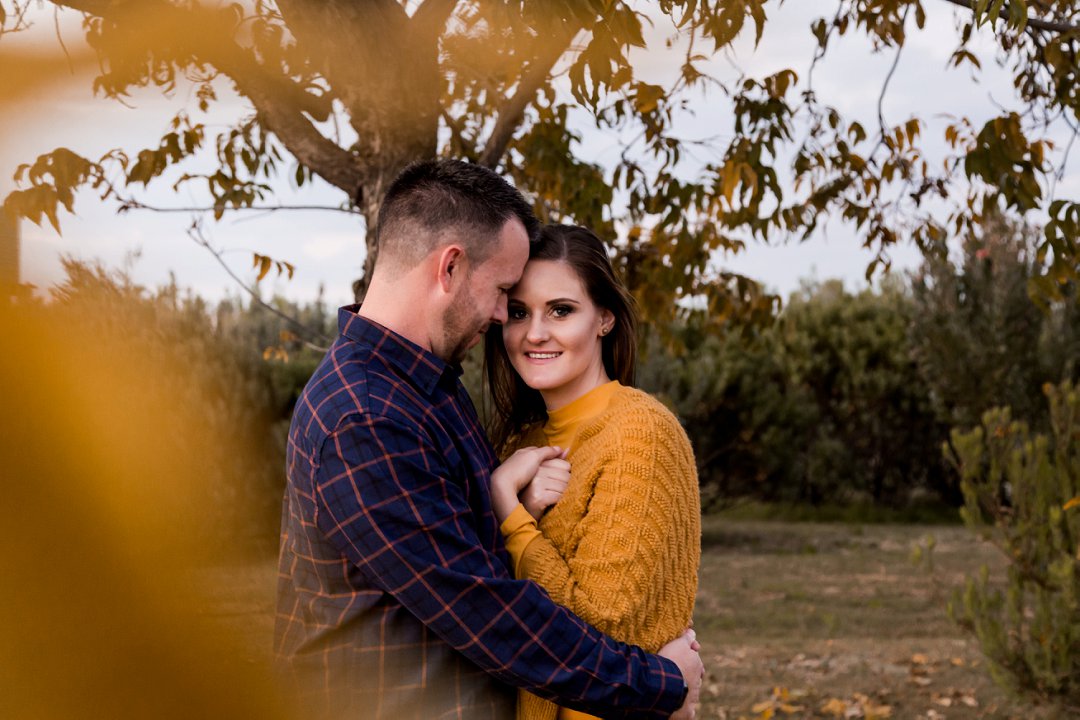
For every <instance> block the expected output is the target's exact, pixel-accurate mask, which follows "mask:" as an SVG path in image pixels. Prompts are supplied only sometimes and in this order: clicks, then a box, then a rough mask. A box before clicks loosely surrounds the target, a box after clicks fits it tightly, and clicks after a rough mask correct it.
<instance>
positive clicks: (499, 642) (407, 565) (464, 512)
mask: <svg viewBox="0 0 1080 720" xmlns="http://www.w3.org/2000/svg"><path fill="white" fill-rule="evenodd" d="M319 462H320V467H319V470H318V478H317V483H316V487H315V494H316V497H315V505H316V522H317V524H318V526H319V528H320V530H321V531H322V532H323V533H324V535H325V536H326V538H327V540H328V541H329V542H330V543H332V544H333V545H334V546H335V547H336V548H337V549H338V550H339V551H340V552H341V553H342V554H343V555H344V556H345V557H346V558H347V559H348V560H349V562H351V563H352V564H353V565H354V566H355V567H356V568H357V569H358V570H359V571H360V572H361V573H363V575H364V577H365V578H366V579H367V580H368V581H369V582H371V583H372V584H373V585H374V586H376V587H378V588H380V589H382V590H383V591H385V592H387V593H389V594H390V595H392V596H393V597H394V598H395V599H397V600H398V601H399V602H400V603H401V604H402V605H403V606H404V607H405V608H406V609H408V610H409V611H410V612H411V613H413V614H414V615H415V616H416V617H417V618H418V619H419V620H420V621H421V622H422V623H424V624H425V625H427V626H428V627H429V628H430V629H431V630H432V631H433V632H434V633H435V634H437V635H438V636H439V637H441V638H442V639H443V640H444V641H446V642H447V643H448V644H449V645H450V646H452V647H453V648H455V649H456V650H458V651H460V652H461V653H462V654H464V655H465V656H466V657H468V658H469V659H470V660H471V661H472V662H474V663H476V664H477V665H478V666H480V667H481V668H483V669H485V670H486V671H488V672H490V673H492V674H493V675H495V676H496V677H498V678H499V679H500V680H502V681H503V682H506V683H508V684H511V685H515V686H518V687H522V688H525V689H527V690H529V691H531V692H533V693H535V694H537V695H540V696H542V697H546V698H549V699H552V700H555V701H557V702H559V703H560V704H563V705H566V706H568V707H574V708H576V709H581V710H586V711H592V712H597V711H600V712H602V713H603V714H604V715H605V716H611V717H627V718H656V717H666V716H667V715H669V714H670V713H672V712H674V711H675V710H676V709H678V707H679V705H680V704H681V702H682V694H683V679H682V675H681V674H680V672H679V669H678V667H677V666H676V665H675V664H674V663H673V662H671V661H669V660H667V659H666V658H661V657H659V656H657V655H650V654H648V653H646V652H645V651H643V650H642V649H641V648H637V647H634V646H630V645H625V644H622V643H619V642H616V641H615V640H612V639H611V638H609V637H606V636H604V635H602V634H601V633H600V632H599V631H597V630H595V629H594V628H591V627H589V626H588V625H587V624H585V623H584V622H583V621H582V620H581V619H580V618H578V617H577V616H575V615H574V614H573V613H571V612H570V611H569V610H566V609H565V608H563V607H560V606H558V605H556V604H555V603H554V602H552V600H551V598H550V597H549V596H548V595H547V593H545V592H544V591H543V590H541V588H540V587H539V586H537V585H536V584H534V583H532V582H526V581H519V580H515V579H514V578H512V577H510V575H509V574H508V573H507V572H506V568H505V566H504V565H503V564H502V562H501V561H499V560H498V558H497V557H495V556H494V555H493V554H492V553H491V552H489V551H488V550H486V549H485V548H484V547H483V545H482V544H481V543H480V541H479V538H478V537H477V535H476V532H475V529H474V526H473V515H472V513H473V510H472V508H471V507H470V505H469V503H468V500H467V489H466V487H465V486H463V484H462V481H461V480H460V479H458V480H455V479H454V478H452V477H451V475H450V473H449V472H448V469H447V467H446V465H445V459H444V455H443V454H442V453H441V452H440V451H438V449H437V448H435V447H434V446H433V444H432V443H430V441H428V440H427V439H426V437H425V436H424V434H423V433H422V432H420V431H418V428H416V427H406V426H405V424H404V423H400V422H398V421H395V420H392V419H389V418H386V417H382V416H378V415H361V416H357V417H352V418H350V419H348V420H347V421H345V422H343V423H341V424H340V425H339V427H338V428H336V429H335V431H334V432H333V433H332V434H330V435H329V437H328V438H327V439H326V441H325V442H324V444H323V447H322V450H321V453H320V458H319Z"/></svg>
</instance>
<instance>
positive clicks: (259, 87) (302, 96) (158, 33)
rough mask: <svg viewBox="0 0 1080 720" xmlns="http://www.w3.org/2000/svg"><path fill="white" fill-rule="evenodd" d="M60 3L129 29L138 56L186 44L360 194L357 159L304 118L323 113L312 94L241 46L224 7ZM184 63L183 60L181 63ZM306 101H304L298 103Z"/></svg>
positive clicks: (305, 159) (331, 175) (325, 173)
mask: <svg viewBox="0 0 1080 720" xmlns="http://www.w3.org/2000/svg"><path fill="white" fill-rule="evenodd" d="M57 4H58V5H63V6H65V7H70V8H72V9H74V10H78V11H80V12H83V13H87V14H90V15H94V16H97V17H101V18H104V19H107V20H110V21H112V22H115V23H117V24H118V25H120V26H122V27H124V28H126V29H127V30H128V31H129V35H130V37H131V38H132V39H134V40H137V42H138V45H137V46H136V47H129V48H127V50H128V52H129V53H131V54H132V55H145V54H148V53H151V52H155V51H158V52H160V48H162V47H176V46H178V45H179V46H180V47H182V48H184V49H185V50H187V51H188V52H189V53H190V54H191V55H192V59H191V60H190V61H189V62H196V63H198V62H205V63H206V64H208V65H212V66H213V67H215V68H217V69H218V70H219V71H220V72H221V73H223V74H225V75H226V76H228V77H229V78H230V79H231V80H232V81H233V83H234V84H235V86H236V89H237V91H238V92H239V93H240V94H241V95H243V96H244V97H246V98H247V99H248V100H250V101H251V103H252V105H254V107H255V111H256V112H257V113H258V115H259V119H260V121H261V122H262V123H263V124H264V125H265V126H266V128H267V129H268V130H269V131H271V132H273V133H274V134H275V135H276V136H277V137H278V139H279V140H281V142H282V144H283V145H284V146H285V148H286V149H287V150H288V151H289V152H290V153H292V154H293V155H294V156H295V157H296V159H297V160H298V161H299V162H300V163H301V164H303V165H305V166H307V167H308V168H310V169H311V170H312V171H313V172H315V173H316V174H318V175H319V176H320V177H322V178H323V179H324V180H326V181H327V182H329V183H330V184H331V185H334V186H335V187H338V188H340V189H342V190H344V191H345V192H346V193H347V194H348V195H349V197H350V198H355V197H356V195H357V193H358V191H359V189H360V180H361V174H360V171H359V162H358V160H357V159H356V157H355V156H354V155H353V154H352V153H351V152H349V151H348V150H345V149H343V148H341V147H339V146H338V145H337V144H336V143H334V142H333V141H332V140H329V139H327V138H326V137H325V136H323V135H322V133H320V132H319V131H318V129H316V128H315V126H314V125H313V124H312V123H311V121H310V120H308V119H307V118H306V117H305V116H304V114H303V113H304V111H312V112H313V114H314V113H315V112H318V109H317V107H316V104H314V103H313V102H312V99H317V98H315V96H312V95H311V94H310V93H308V92H306V91H304V90H303V89H302V88H300V87H298V86H297V85H296V83H294V82H292V81H290V80H288V78H286V77H285V76H284V75H274V74H271V73H269V72H267V69H266V68H265V67H263V66H262V65H260V64H259V63H258V62H257V61H256V60H255V58H254V55H253V53H252V52H251V51H250V50H248V49H247V48H244V47H242V46H240V45H238V44H237V43H236V41H235V39H234V38H233V36H232V28H231V27H226V26H225V23H223V22H222V20H223V18H224V17H225V16H224V15H223V14H221V13H220V12H219V11H215V10H206V9H202V8H199V7H198V6H196V7H195V8H193V9H190V10H188V9H182V8H179V7H176V6H174V5H171V4H169V3H165V2H147V1H146V0H143V1H142V2H130V1H129V2H112V1H110V0H59V1H58V2H57ZM181 62H182V61H180V60H177V64H180V63H181ZM301 100H302V101H303V102H302V103H301V102H298V101H301Z"/></svg>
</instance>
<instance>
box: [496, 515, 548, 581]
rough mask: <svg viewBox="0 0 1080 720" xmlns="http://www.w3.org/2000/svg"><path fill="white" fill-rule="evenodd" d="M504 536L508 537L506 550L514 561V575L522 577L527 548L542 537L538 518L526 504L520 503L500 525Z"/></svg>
mask: <svg viewBox="0 0 1080 720" xmlns="http://www.w3.org/2000/svg"><path fill="white" fill-rule="evenodd" d="M499 530H501V531H502V534H503V537H504V538H505V539H506V550H507V552H509V553H510V557H511V559H512V560H513V561H514V577H516V578H520V577H522V574H521V561H522V560H523V559H524V557H525V549H526V548H527V547H529V543H531V542H532V541H533V540H535V539H536V538H538V537H540V528H539V527H537V525H536V518H534V517H533V516H532V515H530V514H529V511H528V510H526V509H525V506H524V505H522V504H521V503H518V506H517V507H516V508H514V509H513V510H512V511H511V512H510V514H509V515H507V516H506V519H505V520H503V523H502V525H500V526H499Z"/></svg>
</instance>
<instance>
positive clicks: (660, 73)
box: [0, 0, 1080, 305]
mask: <svg viewBox="0 0 1080 720" xmlns="http://www.w3.org/2000/svg"><path fill="white" fill-rule="evenodd" d="M766 8H767V10H768V11H769V13H770V18H769V21H768V22H767V23H766V28H765V33H764V36H763V38H762V40H761V42H760V44H759V45H758V46H757V47H756V48H755V47H754V44H753V38H752V31H749V30H748V31H745V32H744V33H743V35H742V36H741V37H740V38H739V39H738V40H737V41H736V43H735V45H734V47H733V48H732V50H731V51H728V52H724V53H722V54H720V55H718V56H716V57H715V58H714V59H713V60H711V61H710V63H709V69H710V71H711V72H712V73H714V74H715V75H717V76H718V77H720V78H721V79H730V78H733V77H735V76H736V74H737V70H736V68H741V70H742V71H744V72H747V73H749V74H751V75H753V76H755V77H763V76H765V75H768V74H770V73H772V72H775V71H777V70H780V69H783V68H785V67H791V68H793V69H795V70H796V72H798V73H799V75H800V79H801V78H802V77H803V76H804V75H805V72H806V69H807V68H808V67H809V64H810V60H811V58H812V56H813V48H814V39H813V37H812V36H811V34H810V31H809V25H810V22H811V21H812V20H813V19H814V18H816V17H817V16H818V15H819V14H821V11H822V10H823V9H831V5H830V7H829V8H823V6H822V5H821V4H819V3H811V2H809V1H808V0H788V2H786V3H784V4H783V5H782V6H779V7H777V6H776V5H775V3H769V4H768V5H767V6H766ZM926 8H927V11H928V19H927V24H926V28H925V29H924V30H922V31H915V30H914V29H913V28H914V26H913V23H912V25H911V27H912V32H911V34H910V36H909V39H908V44H907V45H906V47H905V49H904V51H903V54H902V56H901V59H900V64H899V66H898V68H897V72H896V74H895V76H894V77H893V79H892V82H891V84H890V86H889V91H888V94H887V96H886V100H885V103H884V114H885V117H886V120H887V121H889V122H891V123H899V122H902V121H903V120H906V119H907V118H908V117H910V116H911V115H912V114H918V115H920V116H922V117H923V118H924V119H926V120H927V121H928V126H927V128H926V129H925V131H924V138H925V139H926V148H927V150H928V153H929V154H930V156H931V158H934V154H935V153H937V154H938V157H939V158H940V156H941V154H942V153H944V150H945V148H944V143H943V141H942V140H941V138H942V134H943V130H944V127H945V125H946V124H947V122H948V121H949V120H948V118H947V117H946V116H945V115H944V114H943V113H946V112H947V113H950V114H951V115H954V116H958V115H968V116H970V117H972V118H973V119H975V118H983V119H985V118H988V117H991V116H994V115H997V114H998V113H999V112H1000V109H999V105H1005V106H1008V107H1015V106H1016V103H1015V102H1014V101H1012V94H1011V82H1010V77H1009V75H1008V73H1007V71H1005V70H1003V69H1001V68H999V67H997V66H996V64H995V62H994V53H993V51H992V49H991V48H992V47H993V45H992V41H991V40H990V39H989V38H986V39H984V40H982V41H979V40H978V39H977V40H976V42H975V43H974V47H975V48H976V50H977V54H978V55H979V56H980V59H981V60H982V61H983V66H984V70H983V71H982V72H981V73H980V76H979V82H975V81H974V80H973V79H972V74H971V71H970V70H969V69H968V68H966V67H965V68H962V69H949V68H947V67H946V63H947V59H948V56H949V55H950V53H951V51H952V49H953V48H954V47H955V38H956V30H955V29H954V24H955V20H954V18H955V17H956V16H957V14H958V13H964V12H966V11H964V10H960V9H957V8H955V6H953V5H951V4H949V3H946V2H943V1H941V0H928V2H927V3H926ZM35 20H36V24H35V26H34V28H32V29H31V30H30V31H27V32H26V33H22V34H19V35H15V36H6V37H4V38H3V39H2V40H0V43H10V45H9V48H12V47H14V48H19V47H33V48H35V49H36V48H40V49H41V51H42V52H48V53H53V54H56V53H59V52H60V49H59V45H58V42H57V35H58V34H59V36H60V37H62V38H63V41H64V44H65V46H66V47H67V48H69V49H70V50H72V51H73V53H75V54H76V58H77V56H78V48H79V47H80V46H82V45H83V43H82V32H81V30H80V28H79V20H80V18H79V16H78V15H77V14H76V13H73V12H63V13H60V14H59V16H58V18H57V21H56V22H55V24H54V13H53V11H52V10H51V9H46V10H39V11H37V12H36V16H35ZM983 32H984V33H989V29H988V28H984V29H983ZM649 34H650V36H651V37H655V38H657V39H660V42H656V43H653V42H650V46H658V47H661V48H662V47H663V44H664V43H663V38H665V37H667V36H668V35H670V34H671V27H670V24H666V23H664V22H658V23H657V24H656V26H655V27H654V28H652V29H651V30H650V31H649ZM980 48H981V51H980V50H979V49H980ZM892 60H893V54H892V53H891V52H889V53H885V54H879V55H873V54H871V53H870V51H869V46H868V43H867V41H866V40H865V39H864V38H863V37H861V36H859V35H858V34H857V33H849V36H848V37H845V38H841V39H840V40H839V42H836V43H835V44H834V45H833V46H832V47H831V49H830V52H829V55H828V56H827V58H826V60H825V61H824V62H823V63H822V64H820V65H819V66H818V68H817V69H816V70H815V73H814V86H815V90H816V92H817V93H818V95H819V97H820V98H821V100H822V101H823V102H825V103H826V104H830V105H834V106H836V107H837V108H838V109H840V110H841V111H844V112H848V113H851V114H852V115H853V116H854V117H855V118H856V119H859V120H861V121H863V122H864V124H866V125H867V126H875V125H876V112H877V97H878V93H879V92H880V89H881V85H882V82H883V79H884V78H885V76H886V74H887V73H888V69H889V66H890V64H891V63H892ZM633 62H634V66H635V72H636V73H637V74H638V76H639V77H640V78H641V79H644V80H647V81H652V82H663V83H665V84H666V83H667V82H670V78H671V77H673V73H672V70H673V68H674V67H677V65H678V63H679V62H681V54H680V52H679V48H678V47H676V48H674V49H673V50H672V51H668V52H664V51H662V50H650V51H649V52H636V53H635V54H634V55H633ZM93 69H94V68H93V67H92V66H90V65H89V64H88V65H84V66H81V67H80V68H79V69H78V70H77V71H76V72H74V73H72V74H71V75H68V76H66V77H64V78H62V79H60V80H58V81H56V83H55V84H54V85H53V86H52V87H51V88H50V89H49V91H48V93H44V94H41V95H38V96H37V97H36V98H32V99H25V100H24V101H22V102H21V103H18V104H16V105H15V106H11V105H10V104H9V106H8V107H6V108H4V112H3V113H2V115H3V117H0V194H4V195H6V193H7V192H9V191H10V190H11V189H13V188H14V184H13V182H12V180H11V176H12V173H13V172H14V169H15V167H16V166H17V165H18V164H19V163H24V162H32V161H33V160H34V159H35V158H36V157H37V156H38V155H39V154H41V153H45V152H49V151H51V150H53V149H54V148H56V147H61V146H64V147H69V148H71V149H72V150H74V151H76V152H78V153H80V154H82V155H84V156H86V157H90V158H96V157H97V156H99V155H100V154H102V153H104V152H106V151H107V150H109V149H111V148H114V147H121V148H124V149H126V150H128V151H129V152H130V151H137V150H138V149H140V148H143V147H148V146H155V145H156V144H157V141H158V139H159V138H160V136H161V134H162V132H164V131H165V129H166V127H167V125H168V123H169V121H170V120H171V119H172V117H173V116H174V115H175V114H176V112H177V111H179V110H180V109H182V108H183V107H184V106H185V105H187V106H189V107H192V104H191V103H190V102H188V100H189V99H190V95H191V90H190V89H189V88H184V87H181V88H180V89H179V90H178V91H177V92H176V93H175V95H174V96H173V97H171V98H166V97H162V96H161V94H160V92H158V91H150V90H148V91H144V92H138V93H135V94H134V95H133V96H132V97H131V98H129V99H127V101H126V105H125V104H120V103H117V102H114V101H110V100H105V99H103V98H100V97H97V98H95V97H94V95H93V92H92V90H91V80H92V77H93V72H92V70H93ZM222 94H223V95H226V94H227V93H226V91H224V90H222ZM241 107H242V104H241V101H240V100H239V99H235V98H232V99H229V98H226V101H225V102H224V103H221V104H220V105H219V106H218V107H217V108H216V109H212V111H211V113H210V114H209V116H208V117H206V118H203V117H202V116H200V115H199V114H196V113H193V117H194V119H196V120H205V122H206V123H207V126H208V128H207V135H208V139H210V138H211V137H212V136H213V135H214V134H216V131H217V130H218V129H223V128H224V127H226V123H227V122H228V121H229V120H231V119H233V118H235V117H236V116H237V115H238V113H239V112H240V111H241ZM676 127H677V130H678V132H679V134H680V135H682V136H684V137H687V138H715V137H718V138H721V139H730V136H731V133H732V127H731V120H730V113H729V106H728V105H727V104H726V101H725V100H724V99H723V97H722V96H721V95H720V94H719V93H718V92H713V93H711V94H707V95H697V96H693V98H692V102H691V103H690V105H689V108H688V110H687V112H686V113H684V114H683V115H681V116H680V117H679V118H678V122H677V125H676ZM580 131H581V135H582V142H581V143H580V147H579V150H580V152H581V154H582V156H584V157H586V158H588V159H590V160H592V161H594V162H597V163H599V164H601V165H602V166H610V164H611V163H613V162H614V160H615V159H616V158H617V157H618V154H619V153H620V152H621V149H622V143H623V142H624V141H625V138H620V137H613V136H611V135H607V134H601V133H599V132H598V131H596V130H595V129H593V128H590V127H588V125H587V123H582V125H581V127H580ZM1065 132H1066V128H1064V127H1061V128H1060V129H1059V132H1058V138H1059V146H1060V147H1059V149H1058V153H1059V154H1060V152H1061V148H1063V147H1064V145H1065V141H1066V140H1067V135H1066V134H1065ZM211 142H212V140H211ZM717 159H718V157H717V156H716V155H715V154H713V155H710V154H709V151H708V150H701V149H699V150H695V151H694V152H693V153H692V157H691V158H689V159H688V160H687V162H686V167H685V168H684V170H685V171H686V172H688V173H692V172H693V170H694V169H695V167H696V166H697V164H698V163H703V162H707V161H715V160H717ZM1053 159H1054V160H1055V161H1057V160H1058V159H1060V158H1059V157H1056V156H1055V157H1054V158H1053ZM938 161H940V160H938ZM284 174H285V175H291V173H290V172H286V173H284ZM152 188H153V186H152ZM275 189H277V190H278V191H279V197H278V198H277V200H278V201H280V202H281V203H283V204H288V205H319V206H336V205H338V204H339V203H340V201H341V195H340V192H339V191H338V190H336V189H334V188H331V187H330V186H329V185H327V184H326V183H323V182H322V181H319V180H316V181H315V182H314V183H311V184H309V185H307V186H305V187H304V188H301V189H299V190H298V189H296V188H295V187H294V185H293V183H292V182H291V181H289V180H282V181H281V182H280V183H279V184H278V186H277V187H276V188H275ZM1057 195H1058V196H1059V197H1070V198H1076V197H1078V196H1080V171H1078V166H1077V162H1076V161H1075V159H1073V160H1072V161H1071V162H1070V164H1069V166H1068V168H1067V172H1066V175H1065V177H1064V178H1063V179H1062V180H1061V181H1060V182H1059V183H1058V186H1057ZM144 200H145V201H146V202H149V203H153V204H155V205H160V206H168V207H182V206H187V205H201V204H205V200H204V199H200V198H199V197H198V196H197V195H196V194H195V193H193V192H192V191H191V190H185V189H181V190H179V191H175V192H174V191H173V190H172V189H171V188H170V187H169V183H168V182H166V183H160V184H159V185H158V186H157V187H156V188H155V189H152V190H151V191H150V192H149V193H148V194H147V195H146V196H145V198H144ZM75 211H76V214H75V215H74V216H72V215H66V214H62V215H61V229H62V233H63V234H62V235H57V234H56V233H55V232H54V231H53V230H52V228H51V227H50V226H48V224H46V225H45V226H44V227H40V228H39V227H37V226H35V225H33V224H32V223H29V222H27V221H23V222H22V224H21V234H22V267H21V271H22V278H23V281H24V282H29V283H32V284H34V285H37V286H38V287H40V288H46V287H48V286H50V285H52V284H54V283H57V282H59V281H60V280H62V277H63V272H62V269H61V266H60V258H61V257H62V256H64V255H71V256H74V257H77V258H81V259H84V260H96V261H100V262H101V263H103V264H104V265H106V266H107V267H113V268H121V267H126V268H128V269H129V271H130V273H131V275H132V276H133V277H134V278H135V280H136V281H137V282H139V283H141V284H144V285H146V286H148V287H154V286H158V285H161V284H163V283H166V282H169V281H170V278H175V281H176V282H177V283H178V284H179V285H180V286H181V287H185V288H190V289H191V290H192V292H194V293H196V294H199V295H201V296H203V297H206V298H208V299H211V300H216V299H220V298H222V297H224V296H226V295H235V294H237V293H238V292H239V290H238V288H237V286H236V284H235V283H234V282H233V281H232V280H231V279H230V278H229V277H228V275H227V274H226V272H225V271H224V270H223V269H222V268H221V267H220V266H219V265H218V264H217V261H216V259H215V258H214V257H213V256H212V255H211V254H210V253H209V252H207V251H206V250H205V249H203V248H200V247H198V246H197V245H196V244H195V243H194V241H193V240H192V239H190V238H189V237H188V235H187V232H186V231H187V228H188V227H189V226H190V225H191V222H192V216H191V215H190V214H189V213H155V212H149V211H134V212H130V213H127V214H124V215H118V214H117V213H116V210H115V206H113V205H110V204H108V203H102V202H101V201H100V200H98V198H97V197H95V195H94V193H93V191H89V190H87V191H83V192H82V193H80V195H79V196H78V198H77V200H76V206H75ZM1036 219H1037V218H1036ZM203 232H204V234H205V236H206V237H207V238H208V239H209V240H210V242H211V243H212V244H213V245H214V246H216V247H218V248H220V249H221V250H222V252H223V258H224V259H225V260H226V261H227V262H228V264H229V265H230V267H231V268H232V269H233V271H234V272H236V273H237V274H239V275H240V276H241V277H243V278H245V279H247V280H249V281H251V280H253V279H254V275H255V273H254V271H253V270H252V269H251V263H252V260H251V253H252V252H258V253H261V254H264V255H269V256H271V257H273V258H275V259H278V260H284V261H287V262H290V263H292V264H293V265H295V266H296V268H297V269H296V274H295V276H294V278H293V279H292V280H286V279H285V278H278V277H276V276H271V277H268V278H267V279H266V280H264V281H263V283H262V286H261V291H262V293H263V295H264V296H268V295H271V294H275V293H279V294H282V295H285V296H286V297H289V298H291V299H295V300H311V299H314V297H315V296H316V294H317V293H318V292H319V290H320V288H322V291H323V292H324V297H325V299H326V301H327V302H328V303H329V304H331V305H335V304H345V303H347V302H349V301H350V300H351V288H350V286H351V283H352V281H353V280H354V279H355V278H356V277H357V276H358V275H359V273H360V269H361V267H362V265H363V247H364V246H363V226H362V223H361V222H360V220H359V219H358V217H357V216H355V215H350V214H346V213H341V212H333V211H289V212H242V213H230V214H227V215H226V216H225V218H224V219H223V220H222V221H220V222H214V221H213V220H212V218H209V217H207V218H206V219H205V221H204V223H203ZM889 254H890V256H891V258H892V259H893V262H894V271H903V270H904V269H906V268H912V267H914V266H915V265H917V264H918V262H919V253H918V251H917V249H915V248H914V247H912V246H910V245H905V246H899V247H896V248H894V249H893V250H891V251H890V253H889ZM871 258H872V255H871V253H870V252H869V251H866V250H864V249H862V248H861V247H860V241H859V240H858V238H857V237H856V235H855V233H854V232H853V231H852V230H851V229H850V228H848V227H846V226H844V225H842V224H840V223H838V222H832V223H829V224H828V225H827V226H826V227H824V228H823V229H822V231H820V232H818V233H817V234H816V235H815V236H814V237H812V238H811V239H810V240H808V241H806V242H803V243H798V242H788V243H784V242H781V241H780V239H779V238H777V239H774V240H771V241H770V242H769V243H768V244H764V243H760V242H756V243H751V244H750V245H749V246H748V248H747V249H746V250H744V251H743V252H741V253H739V254H737V255H725V256H721V257H718V258H716V261H717V263H718V264H719V265H720V266H721V267H722V269H724V270H730V271H734V272H739V273H742V274H745V275H747V276H749V277H752V278H754V279H756V280H759V281H760V282H762V283H763V284H764V285H765V286H766V288H767V289H769V290H771V291H773V292H777V293H779V294H780V295H782V296H787V295H788V294H789V293H791V292H792V291H794V290H795V289H797V288H798V287H799V286H800V284H801V283H802V282H804V281H806V280H807V279H812V280H826V279H831V278H839V279H841V280H843V281H844V284H845V286H846V287H847V288H848V289H850V290H856V289H859V288H861V287H865V286H866V281H865V279H864V273H865V270H866V267H867V264H868V263H869V261H870V260H871Z"/></svg>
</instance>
